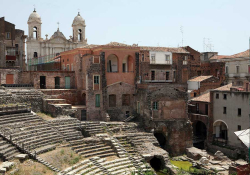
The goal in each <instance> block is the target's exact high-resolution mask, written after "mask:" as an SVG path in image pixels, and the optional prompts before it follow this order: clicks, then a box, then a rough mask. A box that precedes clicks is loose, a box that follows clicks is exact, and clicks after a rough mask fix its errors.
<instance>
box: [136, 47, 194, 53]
mask: <svg viewBox="0 0 250 175" xmlns="http://www.w3.org/2000/svg"><path fill="white" fill-rule="evenodd" d="M139 47H140V48H141V50H150V51H160V52H172V53H189V52H188V51H187V50H186V49H184V48H182V47H151V46H139Z"/></svg>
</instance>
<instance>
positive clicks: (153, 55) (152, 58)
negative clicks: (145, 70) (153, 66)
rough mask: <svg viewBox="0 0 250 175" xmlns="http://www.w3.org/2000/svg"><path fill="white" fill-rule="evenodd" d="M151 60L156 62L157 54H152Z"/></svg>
mask: <svg viewBox="0 0 250 175" xmlns="http://www.w3.org/2000/svg"><path fill="white" fill-rule="evenodd" d="M151 61H152V63H154V62H155V54H151Z"/></svg>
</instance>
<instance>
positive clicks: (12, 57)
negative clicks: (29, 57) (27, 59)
mask: <svg viewBox="0 0 250 175" xmlns="http://www.w3.org/2000/svg"><path fill="white" fill-rule="evenodd" d="M6 61H16V56H13V55H6Z"/></svg>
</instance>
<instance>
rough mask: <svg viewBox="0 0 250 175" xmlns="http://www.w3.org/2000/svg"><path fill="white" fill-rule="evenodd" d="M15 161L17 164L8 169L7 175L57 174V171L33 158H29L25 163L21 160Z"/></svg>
mask: <svg viewBox="0 0 250 175" xmlns="http://www.w3.org/2000/svg"><path fill="white" fill-rule="evenodd" d="M14 162H15V163H16V164H15V165H14V167H12V168H11V169H10V170H9V171H7V173H6V175H11V174H12V175H56V173H55V172H53V171H52V170H50V169H49V168H47V167H46V166H44V165H43V164H41V163H38V162H35V161H34V160H31V159H28V160H26V161H24V162H23V163H20V162H19V160H14Z"/></svg>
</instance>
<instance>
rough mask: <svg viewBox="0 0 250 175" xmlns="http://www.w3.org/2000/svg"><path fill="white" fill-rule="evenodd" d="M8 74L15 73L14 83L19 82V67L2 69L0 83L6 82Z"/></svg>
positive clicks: (0, 70)
mask: <svg viewBox="0 0 250 175" xmlns="http://www.w3.org/2000/svg"><path fill="white" fill-rule="evenodd" d="M8 74H12V75H13V84H19V83H20V80H19V74H20V71H19V70H18V69H0V84H6V83H7V81H6V76H7V75H8Z"/></svg>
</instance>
